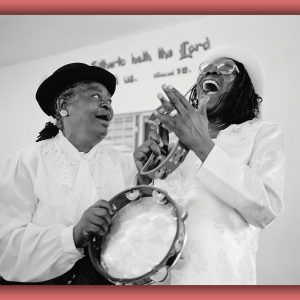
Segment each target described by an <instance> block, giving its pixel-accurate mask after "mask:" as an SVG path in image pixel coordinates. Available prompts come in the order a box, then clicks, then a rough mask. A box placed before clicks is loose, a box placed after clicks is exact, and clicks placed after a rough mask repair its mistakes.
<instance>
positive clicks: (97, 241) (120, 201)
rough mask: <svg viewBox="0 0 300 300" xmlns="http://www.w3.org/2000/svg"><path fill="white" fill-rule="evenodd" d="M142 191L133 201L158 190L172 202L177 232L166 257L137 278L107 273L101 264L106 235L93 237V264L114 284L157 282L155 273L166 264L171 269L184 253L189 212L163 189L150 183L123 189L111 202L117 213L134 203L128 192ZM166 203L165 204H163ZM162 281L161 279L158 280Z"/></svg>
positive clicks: (90, 246)
mask: <svg viewBox="0 0 300 300" xmlns="http://www.w3.org/2000/svg"><path fill="white" fill-rule="evenodd" d="M136 190H139V191H140V195H141V196H140V198H138V199H137V200H133V201H140V200H141V198H143V197H152V193H153V191H157V192H159V193H161V194H163V195H164V196H165V198H166V199H167V202H169V203H171V204H172V206H173V210H174V212H175V219H176V225H177V226H176V233H175V237H174V240H173V242H172V246H171V247H170V249H169V251H168V253H167V254H166V255H165V257H164V259H163V260H162V261H161V262H160V263H159V264H158V265H157V266H155V267H153V269H152V270H151V271H150V272H148V273H146V274H143V275H142V276H139V277H135V278H116V277H113V276H111V275H110V274H109V273H107V272H106V271H105V270H104V268H103V266H102V265H101V261H100V260H101V245H102V242H103V238H105V236H104V237H96V236H95V237H93V239H91V240H90V242H89V245H88V248H89V255H90V258H91V261H92V264H93V265H94V267H95V268H96V270H97V271H98V272H99V273H100V274H101V275H102V276H104V277H105V278H106V279H108V280H109V281H111V282H112V283H114V284H118V285H148V284H152V283H154V282H155V280H152V279H151V278H150V277H151V276H152V275H154V274H156V273H157V272H158V271H159V270H160V269H161V268H162V267H163V266H166V267H167V268H168V269H167V271H169V270H170V269H171V268H172V267H173V266H174V265H175V263H176V262H177V260H178V259H179V258H180V255H181V253H182V250H183V248H184V246H185V243H186V233H185V219H186V217H187V214H186V212H185V211H180V209H179V208H178V206H177V205H176V203H175V202H174V201H173V200H172V199H171V197H170V196H169V195H168V194H167V193H166V192H165V191H163V190H161V189H159V188H157V187H153V186H148V185H139V186H135V187H131V188H129V189H126V190H124V191H122V192H121V193H119V194H117V195H116V196H114V197H113V198H112V199H111V200H110V201H109V202H110V204H112V205H113V206H115V215H116V214H117V213H118V212H119V211H120V210H121V209H122V208H123V207H125V206H126V205H128V204H129V203H132V200H129V199H127V197H126V194H127V193H130V192H132V191H136ZM162 205H164V204H162ZM178 240H180V241H181V247H180V249H179V250H178V249H177V250H176V249H175V247H174V245H175V243H176V242H177V241H178ZM174 256H175V257H174ZM158 281H160V280H158Z"/></svg>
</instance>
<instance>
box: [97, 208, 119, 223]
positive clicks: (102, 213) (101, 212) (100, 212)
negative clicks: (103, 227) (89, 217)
mask: <svg viewBox="0 0 300 300" xmlns="http://www.w3.org/2000/svg"><path fill="white" fill-rule="evenodd" d="M114 212H115V209H114V208H112V211H110V212H109V211H108V210H107V209H106V208H98V207H96V208H94V209H93V214H94V215H95V216H96V217H97V218H100V219H103V220H105V222H106V223H107V225H110V223H111V216H112V215H113V214H114Z"/></svg>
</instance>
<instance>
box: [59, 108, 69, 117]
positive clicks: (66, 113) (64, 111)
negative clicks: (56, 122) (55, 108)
mask: <svg viewBox="0 0 300 300" xmlns="http://www.w3.org/2000/svg"><path fill="white" fill-rule="evenodd" d="M60 115H61V116H62V117H65V116H67V115H68V112H67V111H66V110H65V109H62V110H61V111H60Z"/></svg>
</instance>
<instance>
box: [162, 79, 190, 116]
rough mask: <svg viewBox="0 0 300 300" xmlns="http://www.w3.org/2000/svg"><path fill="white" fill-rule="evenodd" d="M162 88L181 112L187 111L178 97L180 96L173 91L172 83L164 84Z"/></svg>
mask: <svg viewBox="0 0 300 300" xmlns="http://www.w3.org/2000/svg"><path fill="white" fill-rule="evenodd" d="M162 88H163V90H164V92H165V93H166V95H167V97H168V98H169V99H170V102H171V104H172V105H173V106H175V108H176V109H177V111H178V112H179V114H181V115H182V114H183V113H184V112H185V111H186V108H185V107H184V106H183V104H182V103H181V101H180V100H179V99H178V97H177V96H176V95H175V94H174V93H173V89H174V88H173V86H171V85H169V86H167V85H166V84H163V85H162Z"/></svg>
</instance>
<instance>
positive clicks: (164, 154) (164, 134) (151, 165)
mask: <svg viewBox="0 0 300 300" xmlns="http://www.w3.org/2000/svg"><path fill="white" fill-rule="evenodd" d="M157 111H159V112H160V113H162V114H168V115H170V116H174V115H176V112H177V111H176V110H172V111H171V112H167V111H166V110H165V109H164V107H163V106H162V105H161V106H159V107H158V108H157ZM147 123H150V124H153V125H155V129H156V133H157V134H158V135H159V136H160V138H161V140H162V142H163V147H162V148H161V155H160V156H157V155H154V153H152V154H151V155H150V157H149V159H148V160H147V162H146V164H145V165H144V167H143V168H142V169H141V172H140V173H141V175H147V176H149V177H151V178H153V179H162V180H163V179H166V178H167V176H168V175H170V174H171V173H172V172H174V171H175V170H176V169H177V168H178V167H179V165H180V164H181V163H182V162H183V161H184V159H185V158H186V156H187V154H188V152H189V149H188V148H187V147H186V146H185V145H184V144H182V143H181V142H180V141H179V139H177V140H176V142H175V144H174V147H173V148H172V149H171V151H170V152H169V149H168V145H169V132H168V130H167V129H166V128H164V127H162V126H161V125H159V124H158V123H159V121H158V119H157V118H156V116H155V115H154V113H153V114H151V116H150V117H149V118H148V120H147Z"/></svg>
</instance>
